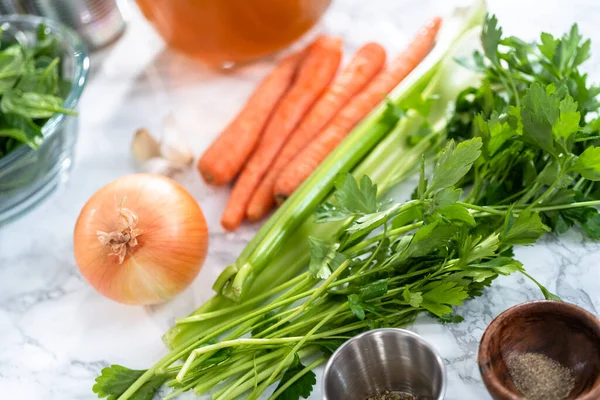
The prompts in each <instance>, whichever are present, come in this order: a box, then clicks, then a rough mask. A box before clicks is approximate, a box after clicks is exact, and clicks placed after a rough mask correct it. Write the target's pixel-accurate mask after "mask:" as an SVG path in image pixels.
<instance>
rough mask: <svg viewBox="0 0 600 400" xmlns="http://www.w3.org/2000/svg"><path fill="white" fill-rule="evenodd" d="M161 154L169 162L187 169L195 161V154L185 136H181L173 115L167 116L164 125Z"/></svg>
mask: <svg viewBox="0 0 600 400" xmlns="http://www.w3.org/2000/svg"><path fill="white" fill-rule="evenodd" d="M160 154H161V156H162V157H164V158H166V159H167V160H169V161H171V162H173V163H175V164H178V165H181V166H185V167H187V166H190V165H191V164H192V162H193V161H194V154H193V153H192V150H191V148H190V146H189V145H188V143H187V142H186V141H185V139H184V138H183V136H181V134H180V132H179V129H178V126H177V122H176V121H175V118H174V117H173V115H172V114H169V115H167V116H166V117H165V120H164V123H163V136H162V138H161V141H160Z"/></svg>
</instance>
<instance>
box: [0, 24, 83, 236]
mask: <svg viewBox="0 0 600 400" xmlns="http://www.w3.org/2000/svg"><path fill="white" fill-rule="evenodd" d="M42 23H43V24H45V25H46V26H47V28H48V29H49V30H50V32H51V33H52V34H53V35H55V36H56V37H57V38H58V40H59V43H60V46H61V51H62V53H63V54H62V55H61V61H62V62H61V64H62V65H61V68H62V74H63V79H65V80H68V81H70V82H71V91H70V92H69V94H68V95H67V97H66V99H65V102H64V107H66V108H70V109H74V108H75V107H76V106H77V103H78V102H79V98H80V96H81V92H82V91H83V87H84V85H85V81H86V77H87V73H88V69H89V64H90V62H89V58H88V56H87V51H86V49H85V46H84V45H83V43H82V42H81V40H80V39H79V37H78V36H77V34H76V33H75V32H73V31H72V30H71V29H69V28H67V27H65V26H63V25H61V24H59V23H57V22H54V21H52V20H49V19H46V18H41V17H35V16H29V15H9V16H2V17H0V29H1V30H2V31H3V37H5V35H7V36H12V37H13V38H15V39H16V40H18V41H19V42H23V41H25V42H26V43H27V42H34V41H35V40H36V39H35V38H36V35H35V32H36V29H37V27H38V25H40V24H42ZM77 122H78V119H77V116H68V115H64V114H55V115H54V116H53V117H52V118H50V119H49V120H48V122H47V123H46V124H45V125H44V126H43V127H42V135H43V141H42V143H41V144H40V146H39V148H38V149H37V150H33V149H31V148H30V147H29V146H27V145H21V146H19V147H18V148H16V149H15V150H13V151H12V152H10V153H8V154H7V155H6V156H4V157H1V158H0V225H1V224H4V223H6V222H7V221H9V220H11V219H13V218H15V217H17V216H19V215H21V214H22V213H24V212H26V211H28V210H30V209H31V208H32V207H34V206H35V205H37V204H39V203H40V202H41V201H43V200H44V199H45V198H47V197H48V195H49V194H50V193H51V192H52V191H53V190H54V189H55V188H56V187H57V186H58V185H59V184H60V183H62V182H64V181H65V180H66V178H67V176H68V173H69V171H70V169H71V165H72V163H73V152H74V149H75V142H76V139H77Z"/></svg>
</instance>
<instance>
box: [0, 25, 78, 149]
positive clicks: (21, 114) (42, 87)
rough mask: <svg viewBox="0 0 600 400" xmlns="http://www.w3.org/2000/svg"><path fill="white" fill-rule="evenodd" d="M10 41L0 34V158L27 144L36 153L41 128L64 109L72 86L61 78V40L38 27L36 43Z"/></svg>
mask: <svg viewBox="0 0 600 400" xmlns="http://www.w3.org/2000/svg"><path fill="white" fill-rule="evenodd" d="M11 39H12V38H9V39H7V38H6V35H4V34H3V32H1V31H0V158H1V157H3V156H5V155H6V154H8V153H10V152H11V151H13V150H14V149H15V148H17V147H19V146H21V145H22V144H25V145H27V146H29V147H31V148H33V149H37V147H38V146H39V145H40V143H41V141H42V138H43V136H42V126H43V125H44V124H45V123H46V122H47V121H48V119H50V117H52V116H53V115H54V114H57V113H64V114H70V115H76V112H75V111H74V110H69V109H66V108H64V107H63V102H64V99H65V97H66V95H67V93H69V90H70V86H71V85H70V83H69V82H67V81H64V80H63V79H62V77H61V72H60V71H61V69H60V66H61V65H60V64H61V58H60V56H59V55H60V52H61V50H60V47H59V43H58V40H57V39H56V37H54V36H53V35H52V34H51V33H49V30H48V29H47V28H46V26H45V25H43V24H42V25H39V26H38V29H37V32H36V40H35V43H26V42H23V41H19V40H14V39H12V40H11Z"/></svg>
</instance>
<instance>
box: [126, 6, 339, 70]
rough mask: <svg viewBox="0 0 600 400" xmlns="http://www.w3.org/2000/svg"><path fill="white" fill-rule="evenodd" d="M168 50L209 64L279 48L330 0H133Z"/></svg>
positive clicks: (310, 22) (314, 18)
mask: <svg viewBox="0 0 600 400" xmlns="http://www.w3.org/2000/svg"><path fill="white" fill-rule="evenodd" d="M137 3H138V5H139V7H140V9H141V10H142V12H143V14H144V15H145V16H146V18H147V19H148V20H149V21H150V22H151V23H152V25H153V26H154V27H155V28H156V30H157V31H158V32H159V33H160V34H161V35H162V37H163V38H164V39H165V40H166V42H167V43H168V44H169V45H170V46H171V47H173V48H175V49H178V50H181V51H183V52H185V53H187V54H189V55H191V56H193V57H196V58H198V59H200V60H202V61H204V62H206V63H208V64H210V65H213V66H223V65H228V64H232V63H233V64H236V63H244V62H247V61H250V60H253V59H256V58H259V57H261V56H265V55H267V54H270V53H273V52H275V51H277V50H280V49H282V48H284V47H286V46H287V45H289V44H290V43H292V42H293V41H294V40H296V39H298V38H299V37H300V36H302V34H303V33H305V32H306V31H308V30H309V29H310V28H311V27H313V26H314V25H315V23H316V22H317V21H318V20H319V18H320V17H321V16H322V15H323V13H324V12H325V10H326V9H327V7H328V6H329V4H330V3H331V0H137Z"/></svg>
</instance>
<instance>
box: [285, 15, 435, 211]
mask: <svg viewBox="0 0 600 400" xmlns="http://www.w3.org/2000/svg"><path fill="white" fill-rule="evenodd" d="M440 25H441V19H440V18H439V17H437V18H435V19H433V20H432V21H431V22H429V23H428V24H427V25H426V26H425V27H423V28H422V29H421V30H420V31H419V33H418V34H417V36H416V37H415V38H414V39H413V41H412V42H411V43H410V44H409V46H408V47H407V48H406V49H405V50H404V51H403V52H402V53H401V54H400V55H399V56H398V57H397V58H396V59H395V60H394V61H393V62H392V64H391V65H390V66H389V67H388V68H387V69H385V70H383V71H381V72H380V73H379V74H378V75H377V76H376V77H375V79H373V81H371V83H370V84H369V85H368V86H367V87H366V88H365V89H364V90H363V91H362V92H361V93H359V94H358V95H357V96H355V97H354V98H353V99H352V100H351V101H350V102H349V103H348V104H347V105H346V106H344V108H342V109H341V110H340V112H339V113H338V114H336V116H335V117H334V118H333V119H332V120H331V121H330V122H329V124H327V126H326V127H325V128H324V129H323V130H322V131H321V132H320V133H319V134H318V135H317V136H316V137H315V138H314V140H312V141H311V142H310V143H309V144H308V145H307V146H306V147H305V148H304V149H303V150H302V151H301V152H300V153H299V154H298V155H297V156H296V157H295V158H294V159H293V160H292V161H291V162H290V163H288V164H287V166H286V167H285V168H284V169H283V170H282V171H281V173H280V174H279V176H278V177H277V179H276V181H275V185H274V188H273V194H274V196H275V199H276V200H277V201H278V202H281V201H283V200H285V199H286V198H287V197H289V196H290V195H291V194H292V193H293V192H294V190H296V188H297V187H298V186H300V184H301V183H302V182H304V180H305V179H306V178H307V177H308V176H309V175H310V174H311V173H312V172H313V171H314V170H315V169H316V168H317V166H318V165H319V164H320V163H321V162H322V161H323V160H324V159H325V157H327V155H328V154H329V153H330V152H331V151H332V150H333V149H334V148H335V147H336V146H337V145H338V144H339V143H340V142H341V141H342V140H343V139H344V138H345V137H346V135H348V133H350V131H351V130H352V128H354V127H355V126H356V124H358V123H359V122H360V121H361V120H362V119H363V118H364V117H365V116H367V114H369V112H371V110H372V109H373V108H374V107H375V106H376V105H377V104H379V103H380V102H381V101H382V100H383V99H384V97H385V95H386V94H387V93H389V92H390V91H392V90H393V89H394V88H395V87H396V86H397V85H398V84H399V83H400V82H401V81H402V80H403V79H404V78H405V77H406V76H407V75H408V74H409V73H410V72H411V71H412V70H413V69H414V68H415V67H416V66H417V65H419V63H420V62H421V61H422V60H423V59H424V58H425V56H426V55H427V54H428V53H429V51H430V50H431V49H432V48H433V45H434V44H435V37H436V36H437V32H438V30H439V28H440Z"/></svg>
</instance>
